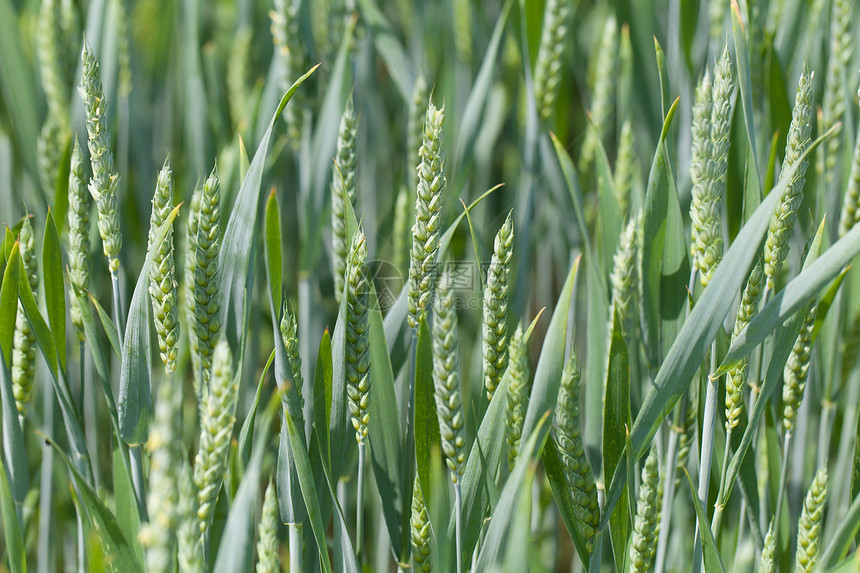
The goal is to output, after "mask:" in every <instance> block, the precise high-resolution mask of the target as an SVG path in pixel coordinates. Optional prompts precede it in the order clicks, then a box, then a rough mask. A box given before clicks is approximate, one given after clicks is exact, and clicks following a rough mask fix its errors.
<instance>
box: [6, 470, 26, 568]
mask: <svg viewBox="0 0 860 573" xmlns="http://www.w3.org/2000/svg"><path fill="white" fill-rule="evenodd" d="M0 514H2V517H3V537H4V539H5V540H6V552H7V554H8V557H9V570H10V571H11V572H12V573H26V571H27V555H26V553H25V551H24V536H23V534H22V533H21V524H20V522H19V521H18V515H17V514H16V512H15V502H14V501H13V500H12V491H11V489H10V487H9V479H8V478H7V477H6V469H5V464H4V465H2V466H0Z"/></svg>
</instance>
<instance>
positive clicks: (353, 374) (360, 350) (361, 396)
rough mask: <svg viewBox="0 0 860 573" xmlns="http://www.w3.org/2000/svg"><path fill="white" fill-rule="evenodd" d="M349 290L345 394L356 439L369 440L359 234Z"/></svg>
mask: <svg viewBox="0 0 860 573" xmlns="http://www.w3.org/2000/svg"><path fill="white" fill-rule="evenodd" d="M348 259H349V260H348V263H347V288H346V334H345V339H346V394H347V398H348V399H349V412H350V415H351V416H352V427H353V428H355V439H356V441H357V442H358V443H359V444H362V443H364V441H365V440H366V439H367V426H368V422H369V421H370V410H369V408H370V382H371V379H370V352H369V347H370V337H369V333H368V331H367V314H368V312H367V299H368V288H369V285H368V280H369V278H368V275H367V241H366V239H365V237H364V233H362V232H361V231H360V230H359V231H358V232H356V233H355V236H354V237H353V238H352V246H351V247H350V251H349V257H348Z"/></svg>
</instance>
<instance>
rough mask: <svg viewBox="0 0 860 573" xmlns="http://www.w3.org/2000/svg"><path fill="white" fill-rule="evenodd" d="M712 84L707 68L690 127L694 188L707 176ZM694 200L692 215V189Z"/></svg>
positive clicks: (693, 239) (694, 246)
mask: <svg viewBox="0 0 860 573" xmlns="http://www.w3.org/2000/svg"><path fill="white" fill-rule="evenodd" d="M711 92H712V86H711V72H710V70H709V69H708V68H705V73H704V74H703V75H702V77H701V78H699V83H698V85H696V99H695V103H694V104H693V123H692V125H691V127H690V136H691V138H692V142H691V145H692V149H691V156H690V180H691V181H692V183H693V187H692V188H693V189H696V188H702V187H704V185H705V183H704V182H705V177H706V176H707V173H706V169H707V165H708V156H709V153H710V150H709V146H710V138H711V106H712V105H713V102H712V96H711ZM691 193H692V194H693V201H692V202H691V203H690V211H691V215H692V213H693V209H694V207H695V205H696V200H695V197H696V194H697V192H695V191H691ZM697 232H698V227H697V225H696V224H695V219H694V221H693V224H692V225H690V250H691V251H690V254H691V255H692V258H693V263H694V264H696V261H697V250H698V243H699V241H698V237H697Z"/></svg>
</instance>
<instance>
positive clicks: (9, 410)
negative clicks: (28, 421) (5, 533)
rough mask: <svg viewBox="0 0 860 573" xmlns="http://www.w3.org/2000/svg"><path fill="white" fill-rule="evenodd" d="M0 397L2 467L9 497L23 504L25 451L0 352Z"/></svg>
mask: <svg viewBox="0 0 860 573" xmlns="http://www.w3.org/2000/svg"><path fill="white" fill-rule="evenodd" d="M0 362H2V363H0V397H2V404H0V407H2V411H3V418H2V435H3V466H4V467H5V468H6V473H5V474H4V476H3V479H4V480H5V479H6V478H7V476H8V481H9V483H8V484H6V486H5V487H7V488H9V487H10V484H11V490H10V495H11V496H12V499H14V500H15V502H17V503H19V504H20V503H23V502H24V498H25V497H26V496H27V490H28V489H29V487H30V477H29V475H28V471H27V450H26V448H25V447H24V434H23V433H22V432H21V426H20V425H19V424H18V410H17V409H16V408H15V396H14V394H13V393H12V374H11V372H10V371H9V368H8V367H7V366H6V362H5V354H4V352H3V351H2V350H0Z"/></svg>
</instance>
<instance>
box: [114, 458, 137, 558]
mask: <svg viewBox="0 0 860 573" xmlns="http://www.w3.org/2000/svg"><path fill="white" fill-rule="evenodd" d="M125 456H126V454H124V453H123V452H122V451H120V450H119V449H115V450H114V451H113V491H114V502H115V505H116V521H117V525H119V528H120V531H122V534H123V535H124V536H125V538H126V539H127V540H128V543H129V545H131V548H132V550H133V551H134V554H135V556H136V557H137V559H138V561H139V562H140V563H143V562H144V561H143V545H142V544H141V543H140V539H138V534H139V533H140V513H139V512H138V509H137V498H136V497H135V494H134V486H133V485H132V481H131V473H130V472H129V467H128V465H127V464H128V462H127V461H126V460H125V459H124V458H125Z"/></svg>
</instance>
